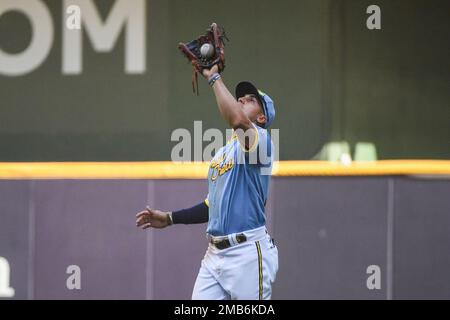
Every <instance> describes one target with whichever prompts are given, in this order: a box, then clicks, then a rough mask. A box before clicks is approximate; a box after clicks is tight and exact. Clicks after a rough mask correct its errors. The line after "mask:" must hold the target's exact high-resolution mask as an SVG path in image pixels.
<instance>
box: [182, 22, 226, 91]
mask: <svg viewBox="0 0 450 320" xmlns="http://www.w3.org/2000/svg"><path fill="white" fill-rule="evenodd" d="M225 39H226V40H227V41H229V40H228V38H227V36H226V35H225V30H224V28H223V27H222V28H221V27H219V26H217V24H216V23H212V24H211V27H210V28H209V29H207V30H206V34H204V35H201V36H199V37H198V38H197V39H194V40H192V41H190V42H187V43H183V42H180V43H179V44H178V49H180V51H181V52H182V53H183V55H184V56H185V57H186V58H188V60H189V61H190V62H191V64H192V66H193V68H194V71H193V73H192V91H193V92H194V93H197V95H198V76H197V74H198V73H200V74H201V73H202V72H203V70H204V69H211V68H212V67H213V66H214V65H216V64H217V66H218V67H219V72H222V71H223V70H224V69H225V52H224V47H225V42H224V40H225Z"/></svg>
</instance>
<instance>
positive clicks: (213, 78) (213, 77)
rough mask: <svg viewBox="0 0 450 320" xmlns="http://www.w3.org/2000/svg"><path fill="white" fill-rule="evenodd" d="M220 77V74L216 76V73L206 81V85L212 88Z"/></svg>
mask: <svg viewBox="0 0 450 320" xmlns="http://www.w3.org/2000/svg"><path fill="white" fill-rule="evenodd" d="M220 78H221V77H220V74H218V73H214V74H213V75H212V76H211V77H209V79H208V84H209V85H210V86H211V87H212V86H213V85H214V83H215V82H216V81H217V80H219V79H220Z"/></svg>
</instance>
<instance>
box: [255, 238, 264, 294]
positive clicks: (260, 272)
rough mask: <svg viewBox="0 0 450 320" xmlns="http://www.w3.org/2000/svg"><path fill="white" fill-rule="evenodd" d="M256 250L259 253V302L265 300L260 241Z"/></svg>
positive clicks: (257, 242)
mask: <svg viewBox="0 0 450 320" xmlns="http://www.w3.org/2000/svg"><path fill="white" fill-rule="evenodd" d="M256 250H257V251H258V270H259V300H262V299H263V270H262V255H261V246H260V244H259V241H256Z"/></svg>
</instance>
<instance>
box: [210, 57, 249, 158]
mask: <svg viewBox="0 0 450 320" xmlns="http://www.w3.org/2000/svg"><path fill="white" fill-rule="evenodd" d="M203 76H204V77H205V78H206V79H208V83H210V84H211V85H212V88H213V90H214V94H215V96H216V101H217V105H218V107H219V111H220V113H221V115H222V117H223V118H224V119H225V121H226V122H227V123H228V125H229V126H230V127H231V128H233V129H234V130H238V129H241V130H238V139H239V142H240V144H241V145H242V146H245V148H246V149H247V150H248V149H249V148H250V146H252V145H253V143H254V142H255V140H256V138H257V131H256V130H255V129H254V126H253V124H252V121H251V120H250V119H249V117H248V116H247V114H246V113H245V112H244V109H243V103H242V102H241V101H236V99H235V98H234V97H233V95H232V94H231V93H230V91H229V90H228V88H227V87H226V85H225V83H224V82H223V80H222V78H221V76H220V74H219V73H218V67H217V65H215V66H213V67H212V68H211V69H210V70H207V69H205V70H203ZM248 129H251V130H248ZM247 130H248V131H247Z"/></svg>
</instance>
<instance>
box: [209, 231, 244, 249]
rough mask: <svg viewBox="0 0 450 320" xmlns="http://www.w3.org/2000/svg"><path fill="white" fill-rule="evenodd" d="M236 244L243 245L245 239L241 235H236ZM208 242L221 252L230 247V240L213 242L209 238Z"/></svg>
mask: <svg viewBox="0 0 450 320" xmlns="http://www.w3.org/2000/svg"><path fill="white" fill-rule="evenodd" d="M236 241H237V243H243V242H245V241H247V237H246V236H245V234H243V233H239V234H237V235H236ZM210 242H211V243H212V244H213V245H214V246H215V247H216V248H217V249H219V250H223V249H226V248H229V247H231V243H230V240H229V239H228V238H224V239H222V240H214V239H212V238H211V240H210Z"/></svg>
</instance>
